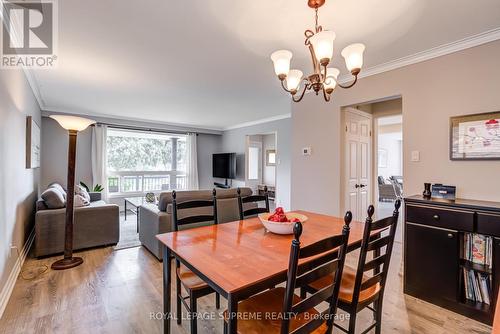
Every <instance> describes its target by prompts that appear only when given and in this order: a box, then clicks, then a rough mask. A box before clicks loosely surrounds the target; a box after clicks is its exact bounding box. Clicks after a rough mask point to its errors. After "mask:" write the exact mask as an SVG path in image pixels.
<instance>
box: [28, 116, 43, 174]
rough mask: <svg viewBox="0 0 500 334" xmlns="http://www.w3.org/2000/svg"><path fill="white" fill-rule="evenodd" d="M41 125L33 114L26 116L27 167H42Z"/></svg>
mask: <svg viewBox="0 0 500 334" xmlns="http://www.w3.org/2000/svg"><path fill="white" fill-rule="evenodd" d="M40 146H41V140H40V127H39V126H38V124H36V122H35V120H34V119H33V117H31V116H27V117H26V168H27V169H32V168H39V167H40V159H41V157H40V151H41V147H40Z"/></svg>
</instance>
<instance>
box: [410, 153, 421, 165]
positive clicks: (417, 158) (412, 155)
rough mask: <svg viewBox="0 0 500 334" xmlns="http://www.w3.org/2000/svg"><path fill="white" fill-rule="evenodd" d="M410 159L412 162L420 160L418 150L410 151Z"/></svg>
mask: <svg viewBox="0 0 500 334" xmlns="http://www.w3.org/2000/svg"><path fill="white" fill-rule="evenodd" d="M411 161H412V162H419V161H420V151H411Z"/></svg>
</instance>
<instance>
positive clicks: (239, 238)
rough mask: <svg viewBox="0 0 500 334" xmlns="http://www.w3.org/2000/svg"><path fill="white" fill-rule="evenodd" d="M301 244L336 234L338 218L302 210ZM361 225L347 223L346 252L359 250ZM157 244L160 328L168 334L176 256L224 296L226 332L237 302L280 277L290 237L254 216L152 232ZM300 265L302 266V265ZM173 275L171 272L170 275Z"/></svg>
mask: <svg viewBox="0 0 500 334" xmlns="http://www.w3.org/2000/svg"><path fill="white" fill-rule="evenodd" d="M293 212H296V213H300V214H303V215H305V216H306V217H307V218H308V219H307V221H306V222H304V223H303V232H302V235H301V237H300V243H301V247H305V246H307V245H310V244H313V243H315V242H317V241H320V240H322V239H325V238H328V237H331V236H334V235H338V234H341V233H342V228H343V226H344V219H343V218H341V217H334V216H329V215H324V214H319V213H314V212H308V211H301V210H299V211H293ZM363 230H364V223H361V222H357V221H352V222H351V224H350V234H349V241H348V251H352V250H354V249H356V248H359V247H360V245H361V241H362V239H363ZM156 237H157V238H158V240H159V241H160V242H161V243H162V245H163V259H164V261H163V313H164V315H163V331H164V333H170V329H171V328H170V326H171V318H173V316H172V314H171V298H172V297H171V282H172V277H171V276H172V271H171V268H172V261H171V258H172V257H173V258H175V259H177V260H179V261H180V262H181V263H182V264H184V265H185V266H186V267H187V268H189V269H190V270H191V271H193V272H194V273H195V274H196V275H198V276H199V277H200V278H201V279H202V280H203V281H205V282H206V283H207V284H208V285H209V286H210V287H211V288H212V289H213V290H215V291H216V292H218V293H219V294H220V295H221V296H223V297H224V298H226V300H227V304H228V309H227V311H228V313H227V315H228V319H227V321H228V324H227V325H228V333H236V332H237V321H238V318H240V317H242V316H243V315H240V314H238V302H239V301H242V300H244V299H246V298H248V297H250V296H252V295H254V294H256V293H259V292H262V291H265V290H267V289H270V288H273V287H275V286H276V285H277V284H280V283H283V282H284V281H286V276H287V269H288V262H289V255H290V248H291V242H292V239H293V235H279V234H274V233H271V232H269V231H267V230H266V229H265V228H264V226H263V225H262V223H261V222H260V220H259V218H258V217H253V218H248V219H244V220H239V221H234V222H229V223H223V224H216V225H210V226H203V227H196V228H192V229H185V230H181V231H177V232H169V233H164V234H159V235H157V236H156ZM303 265H306V264H303ZM174 275H175V274H174Z"/></svg>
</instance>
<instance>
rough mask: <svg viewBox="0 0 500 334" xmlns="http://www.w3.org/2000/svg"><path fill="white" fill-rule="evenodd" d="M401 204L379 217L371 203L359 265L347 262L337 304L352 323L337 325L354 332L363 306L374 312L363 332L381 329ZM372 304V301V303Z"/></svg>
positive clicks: (315, 286) (315, 287)
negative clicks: (383, 216) (348, 264)
mask: <svg viewBox="0 0 500 334" xmlns="http://www.w3.org/2000/svg"><path fill="white" fill-rule="evenodd" d="M400 206H401V201H400V200H399V199H398V200H396V203H395V205H394V212H393V214H392V216H389V217H386V218H383V219H380V220H377V221H373V219H372V216H373V213H374V211H375V208H374V207H373V205H370V206H369V207H368V217H367V218H366V223H365V228H364V232H363V240H362V243H361V249H360V256H359V261H358V267H357V269H353V268H351V267H349V266H345V268H344V271H343V274H342V281H341V286H340V292H339V302H338V307H339V308H340V309H342V310H344V311H346V312H347V313H349V315H350V318H349V327H348V328H347V329H345V328H343V327H341V326H340V325H337V324H334V325H335V327H337V328H339V329H340V330H342V331H343V332H345V333H354V332H355V328H356V315H357V313H358V312H360V311H361V310H363V309H364V308H368V309H369V310H371V311H372V312H373V318H374V322H373V323H372V324H371V325H370V326H369V327H368V328H367V329H365V330H364V331H363V332H362V333H367V332H369V331H370V330H371V329H373V328H374V327H375V332H376V333H377V334H379V333H381V330H382V301H383V297H384V289H385V283H386V280H387V273H388V271H389V263H390V260H391V254H392V246H393V243H394V236H395V234H396V227H397V223H398V217H399V208H400ZM383 248H385V251H384V250H383ZM369 252H373V257H372V258H371V259H370V260H368V253H369ZM382 252H383V254H382ZM371 270H373V274H372V275H367V274H366V272H369V271H371ZM329 284H331V279H328V278H323V279H320V280H317V281H315V282H313V283H311V284H309V285H308V286H307V287H306V289H305V290H306V291H307V292H312V293H314V292H316V291H321V290H322V289H324V288H325V287H327V286H329ZM301 295H303V293H301ZM370 304H373V307H371V306H370Z"/></svg>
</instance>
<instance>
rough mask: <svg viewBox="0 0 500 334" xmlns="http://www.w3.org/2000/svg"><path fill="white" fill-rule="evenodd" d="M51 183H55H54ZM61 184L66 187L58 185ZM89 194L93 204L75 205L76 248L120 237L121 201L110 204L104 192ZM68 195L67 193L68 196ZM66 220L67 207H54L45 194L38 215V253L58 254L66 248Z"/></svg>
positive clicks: (38, 205)
mask: <svg viewBox="0 0 500 334" xmlns="http://www.w3.org/2000/svg"><path fill="white" fill-rule="evenodd" d="M51 187H54V185H52V186H51ZM49 188H50V187H49ZM57 188H58V189H62V187H60V186H58V185H57ZM62 191H64V190H62ZM44 193H45V192H44ZM42 195H43V194H42ZM89 195H90V204H89V205H87V206H82V207H75V218H74V222H73V249H74V250H78V249H84V248H90V247H97V246H107V245H115V244H117V243H118V240H119V239H120V213H119V207H118V205H115V204H107V203H106V202H104V201H103V200H102V199H101V194H100V193H89ZM65 196H66V194H65V193H64V198H65ZM65 222H66V208H64V207H62V208H50V206H49V205H47V202H46V201H45V200H44V199H43V198H42V199H39V200H38V201H37V204H36V215H35V256H36V257H42V256H47V255H53V254H58V253H62V252H63V251H64V229H65Z"/></svg>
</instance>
